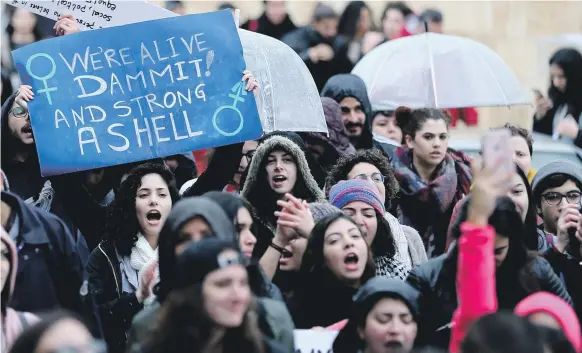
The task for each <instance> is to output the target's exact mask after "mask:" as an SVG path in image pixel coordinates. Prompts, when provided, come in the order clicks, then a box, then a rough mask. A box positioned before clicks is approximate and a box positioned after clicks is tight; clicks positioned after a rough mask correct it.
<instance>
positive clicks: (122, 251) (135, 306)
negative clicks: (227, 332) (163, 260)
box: [87, 163, 178, 353]
mask: <svg viewBox="0 0 582 353" xmlns="http://www.w3.org/2000/svg"><path fill="white" fill-rule="evenodd" d="M177 200H178V190H177V189H176V186H175V180H174V176H173V174H172V172H171V171H170V170H169V169H168V168H166V167H165V166H163V165H158V164H151V163H146V164H143V165H140V166H138V167H136V168H135V169H133V170H132V171H131V172H130V173H129V175H128V177H127V179H125V180H124V181H123V182H122V184H121V186H120V188H119V191H118V193H117V194H116V198H115V201H113V203H112V204H111V206H110V210H109V214H108V216H107V223H106V224H107V226H106V230H105V234H104V238H103V239H104V240H103V241H102V242H101V243H100V244H99V245H98V246H97V248H96V249H95V250H93V252H92V253H91V256H90V258H89V263H88V265H87V272H88V275H89V289H90V292H91V294H92V296H93V298H94V300H95V303H96V305H97V310H98V314H99V318H100V323H101V326H102V330H103V333H104V338H105V341H106V342H107V345H108V347H109V352H111V353H117V352H124V350H125V344H126V340H127V337H126V332H127V330H128V329H129V328H130V325H131V320H132V318H133V316H135V314H137V313H138V312H139V311H140V310H141V309H142V308H143V306H144V304H148V303H149V302H148V298H150V297H153V296H152V288H153V286H154V285H155V283H156V282H157V278H158V275H157V272H158V271H157V261H158V250H157V248H158V236H159V234H160V231H161V229H162V226H163V224H164V221H165V220H166V218H167V217H168V215H169V214H170V211H171V209H172V205H173V204H174V203H175V202H176V201H177Z"/></svg>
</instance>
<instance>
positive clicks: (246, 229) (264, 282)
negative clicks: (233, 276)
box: [203, 191, 283, 301]
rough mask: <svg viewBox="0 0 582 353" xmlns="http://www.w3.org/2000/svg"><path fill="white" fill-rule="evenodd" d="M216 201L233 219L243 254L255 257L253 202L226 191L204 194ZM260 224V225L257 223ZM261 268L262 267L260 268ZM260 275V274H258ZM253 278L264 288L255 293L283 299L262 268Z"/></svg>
mask: <svg viewBox="0 0 582 353" xmlns="http://www.w3.org/2000/svg"><path fill="white" fill-rule="evenodd" d="M203 196H204V197H207V198H209V199H211V200H213V201H214V202H216V203H217V204H218V205H220V207H221V208H222V210H223V211H224V212H225V213H226V215H227V216H228V218H230V219H231V220H232V223H233V225H234V226H235V229H236V232H237V239H238V244H239V247H240V250H241V252H242V254H243V255H244V256H245V257H246V258H247V259H249V260H251V259H252V258H253V253H254V248H255V245H256V244H257V237H256V236H255V235H254V234H253V232H255V233H256V232H257V228H258V227H256V226H255V225H254V221H253V218H252V216H251V215H252V214H253V209H252V206H251V204H250V203H249V202H248V201H246V200H244V199H243V198H241V197H240V196H238V195H233V194H230V193H226V192H219V191H211V192H207V193H206V194H204V195H203ZM257 226H258V225H257ZM258 269H260V267H259V268H258ZM257 275H258V276H257ZM251 277H253V280H256V281H257V282H259V283H258V287H260V288H262V291H261V292H260V293H255V295H257V296H260V297H268V298H271V299H275V300H281V301H282V300H283V295H282V294H281V291H280V290H279V288H277V286H276V285H274V284H273V282H271V280H269V279H268V278H267V277H266V276H265V274H264V272H263V271H262V270H259V272H258V273H252V276H251Z"/></svg>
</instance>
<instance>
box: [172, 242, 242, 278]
mask: <svg viewBox="0 0 582 353" xmlns="http://www.w3.org/2000/svg"><path fill="white" fill-rule="evenodd" d="M225 250H233V251H235V252H236V255H235V256H225V255H223V254H222V253H223V252H224V251H225ZM247 264H248V262H247V259H246V258H245V257H244V256H243V255H242V254H241V253H240V252H239V250H238V248H237V247H236V244H233V242H232V241H228V240H224V239H220V238H216V237H211V238H206V239H203V240H200V241H198V242H190V244H188V245H187V247H186V249H185V250H184V251H183V252H182V253H181V254H180V255H179V256H178V258H177V260H176V269H177V281H176V282H177V283H176V284H177V287H178V288H185V287H188V286H190V285H192V284H196V283H201V282H202V281H204V278H205V277H206V276H207V275H208V274H209V273H210V272H212V271H214V270H217V269H219V268H225V267H228V266H232V265H244V266H247Z"/></svg>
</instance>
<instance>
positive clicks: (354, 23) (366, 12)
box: [337, 1, 374, 64]
mask: <svg viewBox="0 0 582 353" xmlns="http://www.w3.org/2000/svg"><path fill="white" fill-rule="evenodd" d="M373 29H374V23H373V16H372V11H371V10H370V7H368V5H366V3H365V2H363V1H350V3H349V4H348V5H347V6H346V8H345V9H344V12H343V13H342V15H341V17H340V19H339V24H338V26H337V34H339V35H342V36H344V37H346V39H347V40H348V52H347V55H348V59H350V61H351V62H352V63H353V64H356V63H357V62H358V61H359V60H360V58H361V57H362V40H363V39H364V36H365V35H366V33H368V31H371V30H373Z"/></svg>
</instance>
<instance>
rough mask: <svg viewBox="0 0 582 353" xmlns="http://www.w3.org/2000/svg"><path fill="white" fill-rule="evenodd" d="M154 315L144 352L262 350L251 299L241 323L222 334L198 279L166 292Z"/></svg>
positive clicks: (255, 308)
mask: <svg viewBox="0 0 582 353" xmlns="http://www.w3.org/2000/svg"><path fill="white" fill-rule="evenodd" d="M157 318H158V320H156V321H157V324H156V326H155V327H154V328H153V329H152V331H151V334H150V336H149V337H150V339H149V341H148V342H147V343H146V344H145V345H144V349H143V350H142V352H144V353H166V352H172V353H191V352H202V353H231V352H257V353H265V352H266V349H265V343H264V340H263V334H262V333H261V331H260V329H259V317H258V312H257V304H256V301H255V300H254V299H253V300H252V301H251V304H250V306H249V308H248V310H247V313H246V314H245V317H244V319H243V322H242V324H241V325H240V326H239V327H236V328H229V329H226V330H225V332H224V334H222V335H220V334H218V333H217V330H216V324H215V323H214V322H213V321H212V319H211V318H210V317H209V316H208V313H207V312H206V310H205V309H204V303H203V297H202V285H201V284H200V283H198V284H194V285H191V286H190V287H187V288H185V289H181V290H175V291H173V292H172V293H170V295H169V296H168V298H167V299H166V301H164V303H163V305H162V306H161V308H160V311H159V313H158V317H157Z"/></svg>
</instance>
